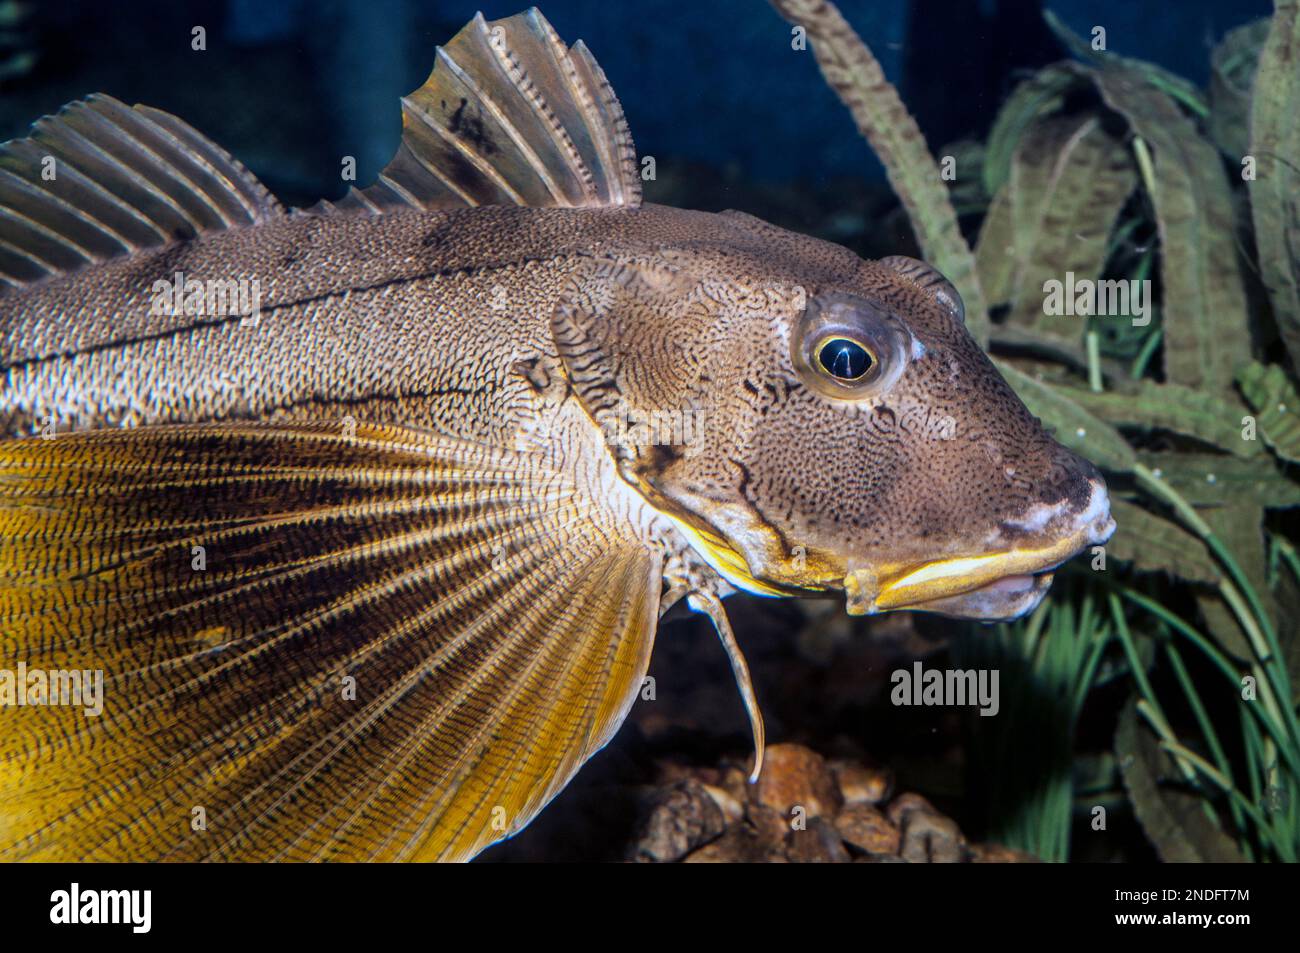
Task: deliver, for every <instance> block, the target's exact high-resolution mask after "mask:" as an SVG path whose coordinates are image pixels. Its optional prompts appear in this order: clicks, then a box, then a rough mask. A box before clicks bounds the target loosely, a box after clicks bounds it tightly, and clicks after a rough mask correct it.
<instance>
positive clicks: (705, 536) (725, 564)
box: [664, 513, 790, 596]
mask: <svg viewBox="0 0 1300 953" xmlns="http://www.w3.org/2000/svg"><path fill="white" fill-rule="evenodd" d="M664 515H665V516H668V518H669V519H670V520H672V521H673V523H675V524H676V525H677V528H678V529H679V530H681V531H682V534H683V535H684V536H685V537H686V539H687V541H688V542H689V543H690V544H691V548H693V549H694V550H695V551H696V552H697V553H699V554H700V557H701V558H702V559H703V560H704V561H705V562H706V563H708V564H709V566H710V567H712V568H713V570H714V571H715V572H716V573H717V574H718V575H720V576H721V577H722V578H723V579H725V580H727V582H729V583H731V584H732V585H733V586H735V587H736V588H737V589H743V590H744V591H745V592H752V593H753V594H754V595H756V596H787V595H789V594H790V593H788V592H787V591H785V590H784V589H777V588H776V587H774V586H769V585H768V584H767V583H764V582H759V581H758V580H757V579H755V578H754V577H753V576H752V575H750V572H749V565H748V564H747V563H746V562H745V559H744V557H743V556H741V555H740V553H738V552H736V551H735V550H734V549H732V548H731V547H730V546H728V545H727V544H726V543H724V542H723V541H722V540H720V539H718V538H717V537H716V536H714V535H713V534H712V533H705V532H703V531H701V530H697V529H696V528H695V527H693V526H690V525H688V524H687V523H685V522H683V521H682V520H680V519H678V518H677V517H675V516H672V515H670V514H667V513H665V514H664Z"/></svg>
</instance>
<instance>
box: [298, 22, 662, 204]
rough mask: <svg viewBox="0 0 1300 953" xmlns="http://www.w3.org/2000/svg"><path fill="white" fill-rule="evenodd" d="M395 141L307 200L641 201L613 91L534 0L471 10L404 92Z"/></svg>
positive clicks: (596, 67) (631, 149)
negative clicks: (355, 175) (379, 165)
mask: <svg viewBox="0 0 1300 953" xmlns="http://www.w3.org/2000/svg"><path fill="white" fill-rule="evenodd" d="M402 129H403V133H402V144H401V146H400V147H399V148H398V150H397V153H396V154H395V155H394V157H393V159H392V161H391V162H390V163H389V164H388V166H387V167H386V168H385V169H384V170H383V172H382V173H381V174H380V176H379V179H378V181H377V182H376V183H375V184H374V185H371V186H369V187H368V188H366V189H362V190H357V189H353V190H351V191H350V192H349V193H348V195H347V196H345V197H344V198H343V199H341V200H340V201H338V202H336V203H333V204H331V203H328V202H323V203H321V204H320V205H318V206H316V209H315V210H316V211H318V212H322V213H329V212H334V211H338V212H352V213H362V214H372V215H373V214H379V213H382V212H384V211H388V210H390V209H401V208H410V207H415V208H426V209H430V208H451V207H457V206H464V205H501V204H514V205H530V206H536V207H558V208H584V207H595V206H628V207H636V206H638V205H640V204H641V187H640V179H639V178H638V176H637V174H636V154H635V147H634V146H633V145H632V136H631V134H630V133H629V132H628V128H627V121H626V120H625V118H624V116H623V110H622V107H621V106H620V105H619V102H618V98H617V97H616V96H615V95H614V93H613V90H612V89H610V86H609V82H608V80H607V79H606V78H605V74H604V73H603V72H602V71H601V69H600V66H599V65H598V64H597V63H596V61H595V59H594V58H593V57H592V55H591V53H590V51H589V50H588V49H587V47H586V46H585V45H584V44H582V43H581V42H578V43H575V44H574V45H573V46H572V47H566V46H565V45H564V43H563V41H562V40H560V38H559V36H558V35H557V34H556V32H555V30H554V29H553V28H552V27H551V25H550V24H549V23H548V22H547V21H546V19H545V18H544V17H543V16H542V15H541V14H540V13H539V12H538V11H537V9H536V8H533V9H531V10H529V11H527V12H526V13H521V14H518V15H516V16H513V17H508V18H506V19H503V20H495V21H493V22H491V23H489V22H487V21H486V20H484V19H483V16H482V14H479V15H477V16H475V18H474V19H473V20H472V21H470V23H469V24H468V25H467V26H465V28H464V29H462V30H461V31H460V32H459V33H458V34H456V36H455V37H454V38H453V39H452V41H451V42H450V43H448V44H447V45H446V47H439V48H438V52H437V56H436V57H435V65H434V69H433V72H432V73H431V74H430V75H429V78H428V79H427V80H426V81H425V83H424V85H423V86H421V87H420V88H419V89H417V90H415V91H414V92H413V93H411V94H410V95H408V96H405V97H403V99H402Z"/></svg>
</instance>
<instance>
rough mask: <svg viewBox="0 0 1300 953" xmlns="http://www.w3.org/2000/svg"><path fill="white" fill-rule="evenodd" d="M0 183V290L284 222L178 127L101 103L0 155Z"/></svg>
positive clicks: (227, 164)
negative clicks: (192, 240) (233, 230)
mask: <svg viewBox="0 0 1300 953" xmlns="http://www.w3.org/2000/svg"><path fill="white" fill-rule="evenodd" d="M0 172H3V173H4V174H3V175H0V212H4V213H5V214H3V215H0V231H2V232H3V234H0V240H2V241H3V245H0V288H3V287H5V286H8V287H20V286H22V285H25V284H30V283H32V282H35V281H40V280H42V279H44V278H46V277H49V276H51V275H57V274H60V273H64V272H68V271H75V270H76V269H78V268H80V267H84V266H85V265H87V264H93V263H96V262H100V261H106V260H108V259H111V258H115V257H118V256H120V255H126V254H131V253H133V252H136V251H139V250H142V249H152V248H159V247H162V246H164V245H167V244H170V243H171V242H174V241H178V240H184V239H189V238H194V237H195V236H197V235H200V234H202V233H204V232H209V231H219V230H223V229H227V228H237V227H241V226H245V225H254V224H257V223H259V222H263V221H267V220H269V219H271V218H274V217H276V216H279V215H282V214H283V210H282V209H281V208H280V205H279V203H278V202H276V200H275V199H274V198H273V197H272V196H271V194H270V193H269V192H267V190H266V188H265V187H264V186H263V185H262V184H261V183H260V182H258V181H257V180H256V179H255V178H254V177H253V175H252V173H250V172H249V171H248V170H247V169H245V168H244V167H243V166H242V165H241V164H240V163H239V162H238V161H236V160H235V159H234V158H233V157H231V156H230V155H229V154H228V153H226V152H224V151H223V150H222V149H220V148H219V147H218V146H216V145H215V144H214V143H212V142H211V141H209V140H208V139H206V138H205V137H203V136H201V135H200V134H199V133H198V132H196V131H195V130H194V129H192V128H190V127H189V126H188V125H186V124H185V123H183V122H181V120H179V119H177V118H176V117H175V116H171V115H168V114H167V113H164V112H161V111H160V110H157V109H151V108H149V107H145V106H136V107H135V108H130V107H127V106H126V105H124V104H123V103H120V102H118V101H117V100H116V99H113V98H112V97H111V96H105V95H103V94H95V95H93V96H89V97H87V98H86V99H83V100H79V101H77V102H72V103H69V104H68V105H66V106H64V107H63V108H62V109H61V110H60V111H59V112H58V113H57V114H55V115H53V116H46V117H45V118H43V119H40V120H38V121H37V122H36V123H35V125H34V126H33V129H32V134H31V135H30V136H29V137H28V138H26V139H15V140H13V141H10V142H7V143H4V144H3V145H0ZM15 252H17V253H18V254H15Z"/></svg>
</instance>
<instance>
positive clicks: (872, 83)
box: [772, 0, 989, 347]
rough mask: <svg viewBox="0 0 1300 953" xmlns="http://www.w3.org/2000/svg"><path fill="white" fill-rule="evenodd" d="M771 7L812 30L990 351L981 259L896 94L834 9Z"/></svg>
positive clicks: (804, 0) (791, 3) (788, 3)
mask: <svg viewBox="0 0 1300 953" xmlns="http://www.w3.org/2000/svg"><path fill="white" fill-rule="evenodd" d="M772 5H773V6H775V7H776V9H777V12H779V13H780V14H781V15H782V16H783V17H785V18H786V19H787V20H789V21H790V22H791V23H794V24H797V25H800V26H802V27H804V29H805V30H807V32H808V39H809V40H810V41H811V42H812V48H813V54H814V55H815V56H816V57H817V64H818V66H820V67H821V71H822V75H823V76H824V77H825V78H826V82H827V83H828V84H829V85H830V87H831V89H833V90H835V92H836V94H837V95H838V96H839V97H840V101H841V102H843V103H844V105H845V106H847V107H848V110H849V112H850V113H851V114H852V116H853V120H854V122H855V123H857V126H858V131H859V132H861V133H862V135H863V136H864V137H865V138H866V140H867V142H868V143H870V145H871V148H872V150H873V151H874V152H875V153H876V156H877V157H878V158H879V159H880V162H881V164H882V165H883V166H884V167H885V175H886V177H887V178H888V179H889V184H890V185H891V186H892V187H893V189H894V192H895V194H896V195H898V198H899V200H900V201H901V202H902V203H903V208H905V209H906V210H907V215H908V217H909V218H910V219H911V221H912V230H913V231H914V232H915V233H916V240H917V242H918V243H919V244H920V246H921V252H922V254H923V255H924V256H925V258H926V259H927V260H928V261H929V262H930V264H932V265H934V266H935V267H936V268H938V269H939V271H941V272H943V274H944V275H945V276H946V277H947V278H948V280H949V281H951V282H952V283H953V285H954V286H956V288H957V291H958V293H959V294H960V295H961V298H962V301H963V303H964V304H965V306H966V326H967V328H968V330H969V331H970V333H971V335H972V336H974V338H975V340H976V341H978V342H979V343H980V346H981V347H987V346H988V336H989V319H988V305H987V304H986V303H985V300H984V292H983V290H982V289H981V288H980V282H979V275H978V273H977V272H976V270H975V256H974V254H973V253H972V252H971V249H970V246H969V245H967V244H966V239H965V238H963V237H962V234H961V229H960V228H958V226H957V213H956V212H955V211H954V210H953V207H952V202H951V201H950V200H949V197H948V189H947V187H946V186H945V185H944V181H943V179H942V177H941V176H940V174H939V167H938V165H937V164H936V163H935V161H934V157H933V156H931V155H930V150H929V148H927V146H926V144H925V138H924V137H923V136H922V135H921V130H920V127H918V126H917V124H916V120H915V119H913V118H912V115H911V113H909V112H908V111H907V107H906V106H904V105H903V101H902V100H901V99H899V97H898V91H897V90H896V89H894V87H893V86H892V85H891V84H890V83H889V81H888V80H886V79H885V73H884V71H883V70H882V69H881V68H880V63H879V62H877V60H876V58H875V56H874V55H872V53H871V50H870V49H868V47H867V45H866V44H865V43H863V42H862V39H861V37H859V36H858V35H857V33H856V32H854V30H853V27H851V26H849V24H848V21H847V20H845V19H844V17H843V16H842V15H841V14H840V12H839V10H837V9H836V8H835V6H834V5H833V4H830V3H825V2H823V0H772Z"/></svg>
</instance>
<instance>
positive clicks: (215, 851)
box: [0, 423, 660, 860]
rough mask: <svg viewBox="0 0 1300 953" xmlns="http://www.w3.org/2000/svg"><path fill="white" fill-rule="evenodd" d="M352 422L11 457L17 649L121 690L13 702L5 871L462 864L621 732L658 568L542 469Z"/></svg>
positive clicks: (7, 621) (37, 447) (130, 438)
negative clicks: (202, 550) (18, 867)
mask: <svg viewBox="0 0 1300 953" xmlns="http://www.w3.org/2000/svg"><path fill="white" fill-rule="evenodd" d="M337 430H338V428H337V425H333V426H330V427H327V426H324V425H301V426H284V425H272V424H266V425H261V424H233V423H232V424H204V425H182V426H177V427H158V428H140V429H136V430H122V431H111V432H94V433H71V434H64V435H60V436H58V437H56V438H54V439H52V440H43V439H42V438H25V439H21V440H13V441H5V442H0V538H3V539H4V541H5V543H6V546H5V549H6V550H7V551H8V550H11V549H13V548H14V547H18V548H21V549H23V550H24V551H25V553H26V555H25V557H24V558H23V559H22V560H21V561H20V562H21V570H20V571H19V572H18V573H17V574H16V576H14V575H12V574H6V579H5V581H4V582H3V583H0V621H2V622H3V626H4V628H3V632H4V634H3V636H0V645H2V646H3V649H4V654H5V656H6V657H7V658H13V659H22V660H25V662H26V664H27V665H28V666H29V667H31V668H33V669H43V670H48V671H57V670H61V669H67V670H71V669H76V670H78V671H81V670H85V671H90V670H93V669H99V670H100V671H101V672H103V674H104V675H105V676H106V678H105V680H104V682H103V697H102V703H103V713H102V715H101V716H99V717H98V718H96V717H90V716H87V715H85V714H84V713H83V712H82V711H80V710H78V709H76V708H70V707H66V706H52V705H47V706H40V705H27V706H20V707H15V708H11V709H7V711H6V714H7V715H8V716H9V717H11V719H13V722H12V729H13V730H11V731H10V732H9V733H7V734H6V736H5V737H4V738H3V739H0V857H6V858H12V859H55V858H68V857H74V856H75V857H78V858H80V857H82V856H89V857H92V858H99V859H116V860H126V859H174V860H200V859H277V858H278V859H308V858H330V859H344V858H350V859H364V858H374V859H414V858H419V859H464V858H467V857H469V856H472V855H473V854H474V853H475V852H477V851H478V850H480V849H481V848H482V847H483V846H485V845H486V844H488V843H490V842H491V841H493V840H496V839H499V838H500V837H503V836H506V835H507V834H508V833H510V832H512V831H514V830H517V829H518V828H519V827H521V826H523V824H525V823H526V822H527V821H528V820H529V819H530V818H531V817H532V815H533V814H535V813H536V811H537V810H540V808H541V807H542V806H543V805H544V804H545V803H546V801H547V800H549V798H550V797H552V796H553V795H554V794H555V793H556V792H557V791H558V790H559V789H560V788H561V787H563V785H564V783H566V782H567V780H568V778H569V777H570V776H571V775H572V773H573V772H574V771H575V770H576V769H577V767H578V766H579V765H580V764H581V763H582V761H583V760H585V759H586V758H587V757H589V756H590V755H591V754H592V753H593V752H594V751H595V750H597V748H599V747H600V746H601V745H603V744H604V743H605V742H606V741H608V739H609V737H610V736H611V735H612V733H613V731H614V730H615V729H616V728H617V725H618V723H619V722H621V720H622V718H623V717H624V716H625V714H626V711H627V709H628V707H629V706H630V704H631V703H632V700H633V699H634V698H635V693H636V689H637V688H638V687H639V684H640V680H641V677H642V676H643V674H644V671H645V667H646V665H647V664H648V656H649V650H650V645H651V644H652V642H653V633H654V626H655V623H656V621H657V616H658V611H657V609H658V596H659V588H660V583H659V570H660V562H659V560H658V558H657V557H656V556H655V554H654V553H653V552H652V551H651V550H650V549H648V548H647V547H646V546H645V545H644V544H643V543H642V542H641V541H640V540H639V539H637V538H635V536H634V535H632V534H631V533H630V531H629V530H626V529H621V528H619V527H618V524H617V523H614V522H612V521H611V520H609V519H608V518H606V517H603V516H601V515H600V511H599V508H598V507H595V506H593V505H592V503H591V501H589V500H587V499H586V498H585V496H583V491H580V490H579V488H578V486H577V485H576V484H575V483H574V482H573V481H572V480H571V479H569V478H568V477H567V476H565V475H564V474H561V473H558V472H556V471H554V470H552V469H550V468H549V467H548V466H547V465H545V464H543V463H541V462H540V459H539V458H538V457H537V456H536V455H535V454H521V453H517V452H512V451H506V450H503V449H499V448H493V447H486V446H480V445H476V444H466V443H464V442H463V441H454V440H450V439H448V438H442V437H438V436H436V435H429V434H424V433H420V432H414V431H406V430H403V429H402V428H395V427H382V428H381V427H369V426H365V425H362V426H360V427H358V428H357V432H356V434H355V437H344V436H341V435H339V434H338V433H337ZM151 461H153V462H155V463H156V465H157V468H158V471H159V472H158V480H157V485H154V484H151V483H150V480H149V478H148V473H149V465H150V462H151ZM260 467H268V468H270V470H271V471H273V472H274V473H275V474H277V476H278V478H277V479H267V480H261V481H254V482H248V481H243V480H240V479H234V480H232V479H231V478H232V477H240V476H243V475H249V474H254V473H258V468H260ZM128 474H129V475H130V476H129V478H127V479H121V478H122V477H125V476H127V475H128ZM182 477H183V478H182ZM462 478H463V479H462ZM60 490H63V491H65V492H62V493H60V492H59V491H60ZM195 510H197V511H199V512H200V513H201V514H202V516H201V517H196V516H195V515H194V511H195ZM64 537H67V539H68V540H71V542H70V544H69V546H70V548H69V549H67V550H64V549H61V548H60V545H59V544H57V543H54V542H53V540H56V539H63V538H64ZM200 541H201V542H202V544H203V545H205V546H206V552H207V564H206V567H205V568H204V569H203V570H202V571H197V570H195V569H194V568H193V567H192V566H191V565H190V564H189V560H190V553H191V546H192V544H198V543H199V542H200ZM77 548H83V549H85V551H86V554H85V555H84V556H83V557H82V560H81V562H80V563H76V562H75V561H74V562H73V563H67V562H66V559H67V557H68V556H69V554H70V553H71V551H72V550H74V549H77ZM87 567H90V568H94V569H96V571H95V572H90V573H87V572H85V571H84V570H85V569H86V568H87ZM73 606H75V607H76V608H75V609H72V608H71V607H73ZM64 610H66V611H64ZM345 678H351V679H354V682H353V683H352V684H353V685H354V688H355V694H354V700H348V699H346V698H345V697H343V692H342V687H343V685H344V684H345V681H344V680H345ZM199 808H201V809H202V810H203V814H204V817H205V818H206V825H207V826H206V828H205V829H203V830H195V829H193V828H192V826H191V820H192V818H191V812H192V811H194V810H196V809H199ZM498 809H500V811H498ZM501 811H504V814H501V816H500V817H498V814H500V812H501Z"/></svg>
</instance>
